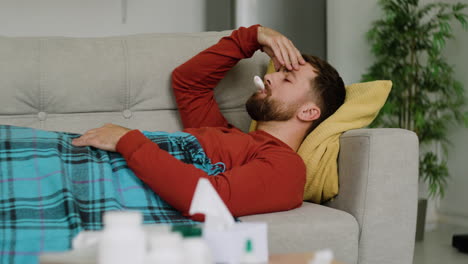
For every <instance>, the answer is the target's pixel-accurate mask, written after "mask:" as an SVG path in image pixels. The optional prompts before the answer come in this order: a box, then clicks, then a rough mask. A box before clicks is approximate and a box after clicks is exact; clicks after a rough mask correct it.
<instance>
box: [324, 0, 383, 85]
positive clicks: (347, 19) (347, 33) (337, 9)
mask: <svg viewBox="0 0 468 264" xmlns="http://www.w3.org/2000/svg"><path fill="white" fill-rule="evenodd" d="M380 14H381V12H380V10H379V8H378V6H377V1H375V0H332V1H327V35H328V36H327V58H328V61H329V62H330V64H332V65H333V66H334V67H335V68H336V69H337V70H338V72H339V73H340V74H341V77H342V78H343V80H344V82H345V83H346V84H351V83H355V82H359V81H360V79H361V75H362V74H363V73H365V71H366V70H367V68H368V67H369V66H370V65H371V64H372V62H373V57H372V55H371V54H370V46H369V45H368V43H367V41H366V39H365V34H366V32H367V31H368V30H369V29H370V24H371V22H372V21H374V20H376V19H377V18H378V17H379V15H380Z"/></svg>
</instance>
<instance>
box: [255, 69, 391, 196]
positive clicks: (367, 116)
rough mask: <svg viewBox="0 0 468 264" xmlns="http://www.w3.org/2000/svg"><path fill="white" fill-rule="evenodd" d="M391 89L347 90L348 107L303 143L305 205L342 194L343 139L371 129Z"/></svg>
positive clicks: (381, 84) (387, 85) (375, 85)
mask: <svg viewBox="0 0 468 264" xmlns="http://www.w3.org/2000/svg"><path fill="white" fill-rule="evenodd" d="M272 71H274V67H273V64H272V63H271V62H270V65H269V66H268V71H267V72H272ZM391 87H392V82H391V81H373V82H366V83H356V84H351V85H348V86H346V98H345V101H344V104H343V105H342V106H341V107H340V108H339V109H338V110H337V111H336V112H335V113H334V114H333V115H331V116H330V117H328V118H327V119H326V120H324V121H323V122H322V123H321V124H320V125H319V126H318V127H317V128H315V129H314V130H313V131H312V132H311V133H310V134H309V135H308V136H307V137H306V139H305V140H304V141H303V142H302V144H301V146H300V147H299V150H298V151H297V153H298V154H299V156H301V158H302V159H303V160H304V163H305V165H306V168H307V174H306V175H307V179H306V185H305V187H304V200H305V201H311V202H314V203H324V202H326V201H328V200H330V199H332V198H333V197H335V196H336V195H337V194H338V163H337V158H338V152H339V149H340V140H339V138H340V136H341V134H342V133H343V132H345V131H347V130H350V129H358V128H362V127H365V126H367V125H369V124H370V123H371V122H372V121H373V120H374V118H375V117H376V116H377V114H378V113H379V111H380V109H381V108H382V106H383V105H384V104H385V101H386V100H387V97H388V94H389V93H390V90H391ZM256 127H257V124H256V122H255V121H252V124H251V125H250V131H253V130H255V129H256Z"/></svg>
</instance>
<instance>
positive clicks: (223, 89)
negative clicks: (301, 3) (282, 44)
mask: <svg viewBox="0 0 468 264" xmlns="http://www.w3.org/2000/svg"><path fill="white" fill-rule="evenodd" d="M229 34H230V31H224V32H203V33H177V34H137V35H129V36H118V37H100V38H70V37H0V124H10V125H17V126H27V127H34V128H40V129H46V130H55V131H68V132H77V133H83V132H84V131H86V130H88V129H90V128H94V127H99V126H101V125H103V124H104V123H115V124H119V125H122V126H126V127H129V128H138V129H141V130H163V131H169V132H172V131H177V130H180V129H182V127H181V122H180V119H179V115H178V113H177V107H176V104H175V100H174V98H173V94H172V88H171V73H172V70H173V69H174V68H176V67H177V66H178V65H180V64H182V63H184V62H185V61H187V60H188V59H190V58H191V57H192V56H194V55H196V54H197V53H198V52H200V51H202V50H204V49H206V48H207V47H209V46H211V45H213V44H215V43H216V42H217V41H218V40H219V39H220V38H221V37H223V36H226V35H229ZM267 60H268V57H267V56H266V55H264V54H263V53H261V52H257V53H256V54H255V55H254V57H253V58H252V59H249V60H242V61H241V62H240V63H239V64H238V65H237V66H236V67H234V68H233V69H232V70H231V71H230V72H229V73H228V75H227V76H226V78H225V79H224V80H223V81H221V82H220V84H219V85H218V87H217V88H216V90H215V95H216V99H217V101H218V104H219V105H220V108H221V109H222V111H223V113H224V114H225V116H226V118H227V119H228V120H229V122H231V123H232V124H234V125H236V126H237V127H239V128H240V129H242V130H244V131H246V130H247V129H248V126H249V123H250V118H249V117H248V115H247V114H246V111H245V107H244V103H245V101H246V100H247V98H248V97H249V96H250V95H251V94H252V93H253V92H254V91H255V87H254V85H253V83H252V79H253V76H254V75H260V76H263V74H264V73H265V68H266V64H267Z"/></svg>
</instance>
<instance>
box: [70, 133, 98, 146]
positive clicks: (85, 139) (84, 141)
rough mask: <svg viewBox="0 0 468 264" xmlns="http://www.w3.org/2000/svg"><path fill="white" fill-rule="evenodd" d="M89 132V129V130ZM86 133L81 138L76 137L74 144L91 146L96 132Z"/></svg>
mask: <svg viewBox="0 0 468 264" xmlns="http://www.w3.org/2000/svg"><path fill="white" fill-rule="evenodd" d="M88 132H89V131H88ZM88 132H86V134H84V135H83V136H81V137H79V138H75V139H73V140H72V144H73V145H75V146H90V145H91V144H92V143H91V141H92V140H93V139H94V138H95V137H96V136H95V135H94V134H88Z"/></svg>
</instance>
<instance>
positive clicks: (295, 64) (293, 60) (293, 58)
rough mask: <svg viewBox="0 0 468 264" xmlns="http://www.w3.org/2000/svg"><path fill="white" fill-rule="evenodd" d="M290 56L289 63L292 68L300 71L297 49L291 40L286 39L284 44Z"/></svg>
mask: <svg viewBox="0 0 468 264" xmlns="http://www.w3.org/2000/svg"><path fill="white" fill-rule="evenodd" d="M284 45H285V47H286V49H287V51H288V56H289V62H290V63H291V67H292V68H294V69H295V70H299V58H298V57H297V53H296V47H294V44H293V43H292V41H291V40H289V39H286V40H285V43H284Z"/></svg>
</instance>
